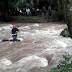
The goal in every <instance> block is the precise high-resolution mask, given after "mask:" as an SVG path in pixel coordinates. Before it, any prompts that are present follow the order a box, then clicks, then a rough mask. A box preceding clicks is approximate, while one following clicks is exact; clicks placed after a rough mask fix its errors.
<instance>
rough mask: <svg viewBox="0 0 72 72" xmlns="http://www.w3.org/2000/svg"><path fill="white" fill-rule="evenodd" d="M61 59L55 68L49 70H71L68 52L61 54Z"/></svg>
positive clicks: (69, 71)
mask: <svg viewBox="0 0 72 72" xmlns="http://www.w3.org/2000/svg"><path fill="white" fill-rule="evenodd" d="M63 58H64V59H63V60H60V61H59V62H60V63H59V64H58V65H57V67H56V68H52V69H51V70H50V72H72V61H70V59H71V56H70V55H69V54H68V53H65V55H63Z"/></svg>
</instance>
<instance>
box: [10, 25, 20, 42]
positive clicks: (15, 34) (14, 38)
mask: <svg viewBox="0 0 72 72" xmlns="http://www.w3.org/2000/svg"><path fill="white" fill-rule="evenodd" d="M18 31H19V29H18V28H16V25H13V28H12V31H11V32H12V37H13V41H15V40H17V32H18Z"/></svg>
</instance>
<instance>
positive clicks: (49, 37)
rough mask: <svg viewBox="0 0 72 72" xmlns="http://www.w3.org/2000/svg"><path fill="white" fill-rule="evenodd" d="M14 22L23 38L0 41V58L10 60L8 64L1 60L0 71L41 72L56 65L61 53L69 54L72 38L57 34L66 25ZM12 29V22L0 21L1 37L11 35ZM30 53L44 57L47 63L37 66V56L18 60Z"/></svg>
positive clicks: (30, 54) (0, 38)
mask: <svg viewBox="0 0 72 72" xmlns="http://www.w3.org/2000/svg"><path fill="white" fill-rule="evenodd" d="M16 25H17V27H18V28H19V30H20V31H19V33H18V37H19V38H22V39H23V41H20V42H4V43H0V60H1V59H3V58H6V59H8V60H10V61H11V62H12V64H11V65H8V66H7V65H5V64H4V63H1V62H0V64H1V66H0V72H44V71H45V70H50V69H51V68H53V67H56V65H57V64H58V62H59V60H60V59H62V55H63V54H64V52H68V53H70V54H71V53H72V48H71V47H72V39H70V38H65V37H62V36H60V32H61V31H62V30H63V29H64V28H66V27H67V26H66V24H64V23H56V22H50V23H32V24H31V23H24V24H23V23H21V24H20V23H16ZM9 26H10V28H9ZM7 27H8V28H7ZM6 28H7V29H6ZM11 29H12V24H11V23H10V24H8V25H7V24H2V25H1V26H0V40H2V39H4V38H10V37H11ZM33 55H36V56H38V57H40V58H45V59H46V60H47V61H48V65H47V66H45V67H40V66H39V65H40V63H39V62H40V61H39V62H38V60H37V59H34V60H31V59H28V61H27V60H26V62H24V63H21V59H23V58H27V57H30V56H33ZM24 60H25V59H24ZM37 66H38V67H37Z"/></svg>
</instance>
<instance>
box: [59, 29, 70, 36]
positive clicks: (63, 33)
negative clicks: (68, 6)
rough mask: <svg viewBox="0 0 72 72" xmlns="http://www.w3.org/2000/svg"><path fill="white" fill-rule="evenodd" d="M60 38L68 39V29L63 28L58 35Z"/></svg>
mask: <svg viewBox="0 0 72 72" xmlns="http://www.w3.org/2000/svg"><path fill="white" fill-rule="evenodd" d="M60 35H61V36H64V37H69V36H70V34H69V31H68V28H65V29H64V30H63V31H62V32H61V33H60Z"/></svg>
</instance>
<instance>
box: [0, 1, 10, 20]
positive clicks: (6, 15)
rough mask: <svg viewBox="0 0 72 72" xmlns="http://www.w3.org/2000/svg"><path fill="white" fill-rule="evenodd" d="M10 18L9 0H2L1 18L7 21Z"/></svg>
mask: <svg viewBox="0 0 72 72" xmlns="http://www.w3.org/2000/svg"><path fill="white" fill-rule="evenodd" d="M8 19H9V10H8V0H1V3H0V20H1V21H7V20H8Z"/></svg>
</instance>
